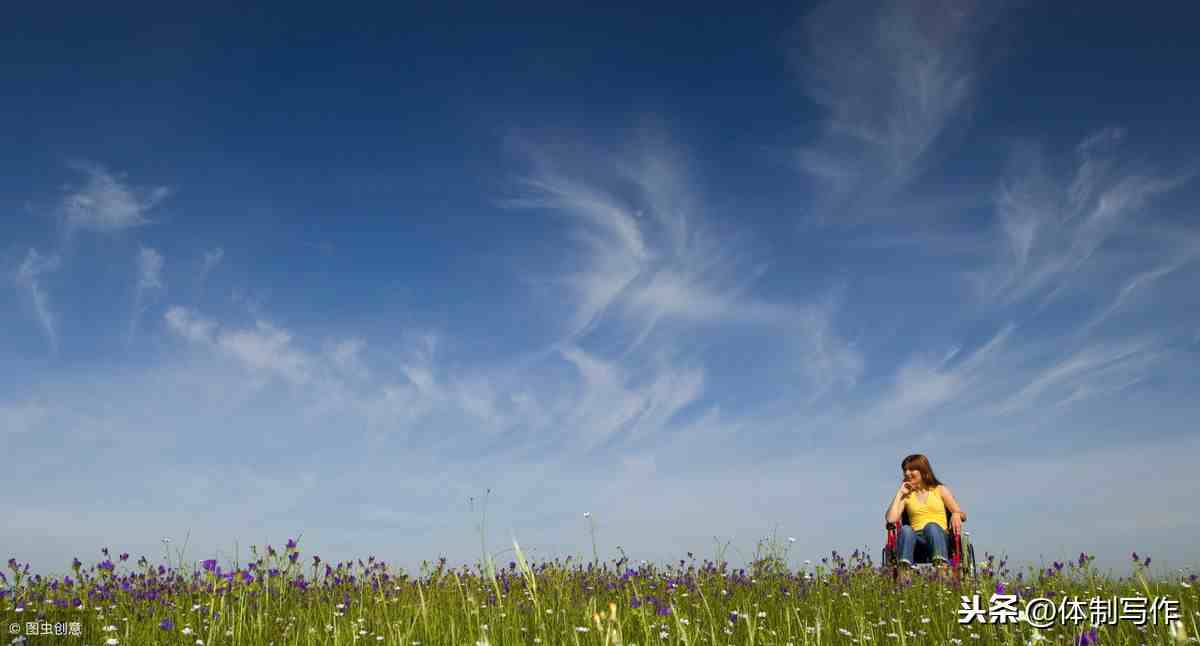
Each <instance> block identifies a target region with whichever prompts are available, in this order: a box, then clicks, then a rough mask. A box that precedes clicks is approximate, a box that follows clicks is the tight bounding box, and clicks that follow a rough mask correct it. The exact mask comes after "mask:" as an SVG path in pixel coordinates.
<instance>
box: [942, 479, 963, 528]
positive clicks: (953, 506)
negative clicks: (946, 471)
mask: <svg viewBox="0 0 1200 646" xmlns="http://www.w3.org/2000/svg"><path fill="white" fill-rule="evenodd" d="M941 489H942V491H941V494H942V501H944V502H945V503H946V509H948V510H950V513H951V514H954V515H955V516H957V517H958V520H959V521H961V522H964V523H965V522H967V512H965V511H963V510H962V507H960V506H958V501H957V500H955V499H954V494H953V493H951V492H950V487H947V486H946V485H941Z"/></svg>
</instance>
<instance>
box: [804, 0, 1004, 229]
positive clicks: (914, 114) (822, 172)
mask: <svg viewBox="0 0 1200 646" xmlns="http://www.w3.org/2000/svg"><path fill="white" fill-rule="evenodd" d="M1002 8H1003V6H1002V3H984V2H946V1H942V0H928V1H924V0H923V1H921V2H915V3H914V2H899V1H890V2H885V3H883V4H875V3H866V2H857V1H855V2H830V3H826V4H825V5H823V6H821V7H820V8H818V9H817V10H815V11H813V12H812V14H810V15H809V16H808V17H807V19H806V20H805V21H804V23H803V26H802V37H803V46H801V47H798V48H797V49H796V50H795V51H794V52H793V61H794V63H795V65H796V67H797V68H798V70H799V71H800V73H801V77H802V80H803V81H804V84H805V89H806V90H807V92H808V93H809V95H810V96H811V97H812V99H813V100H814V101H815V102H817V103H818V104H819V105H821V106H822V107H823V108H825V109H826V110H827V113H828V117H827V119H828V120H827V122H826V128H825V132H824V133H823V134H822V136H821V137H820V139H819V141H818V142H817V143H815V144H814V145H812V146H808V147H804V148H801V149H800V150H798V151H796V163H797V166H798V168H799V169H800V170H801V171H802V172H804V173H805V174H807V175H809V176H811V177H813V178H814V180H816V186H817V187H818V189H819V190H820V191H821V192H822V198H821V200H819V202H818V204H816V206H815V209H816V211H815V213H814V215H815V216H816V218H817V220H818V221H824V220H825V219H826V218H828V217H830V216H832V215H833V214H834V213H837V215H838V217H839V219H848V220H856V219H859V218H861V217H863V216H864V215H867V214H868V213H869V212H870V211H871V210H872V209H874V208H875V207H879V206H881V204H882V200H884V199H886V198H887V197H888V195H890V194H891V193H893V192H895V191H896V190H898V189H900V188H902V187H903V186H904V185H905V184H906V183H908V182H909V181H910V180H911V179H913V178H914V177H915V176H916V175H917V174H918V173H919V172H920V171H921V170H922V167H923V166H924V164H925V163H926V162H927V161H928V160H929V159H930V157H931V155H932V153H933V151H934V149H935V148H936V146H937V144H938V140H939V138H940V137H942V136H943V135H945V133H946V132H947V131H948V130H949V129H950V127H951V126H952V125H953V124H954V123H955V122H956V121H957V120H958V119H959V118H960V117H962V116H963V115H964V114H965V113H966V112H967V109H968V108H969V105H970V100H971V97H972V95H973V92H974V90H975V87H976V86H977V84H978V77H979V75H980V72H981V70H982V66H983V65H982V61H981V58H980V55H979V47H980V45H981V41H982V36H983V34H985V33H986V30H987V28H988V27H990V26H991V25H992V24H993V23H994V22H995V20H996V19H997V17H998V16H999V15H1000V11H1001V10H1002ZM847 209H850V210H851V212H846V210H847Z"/></svg>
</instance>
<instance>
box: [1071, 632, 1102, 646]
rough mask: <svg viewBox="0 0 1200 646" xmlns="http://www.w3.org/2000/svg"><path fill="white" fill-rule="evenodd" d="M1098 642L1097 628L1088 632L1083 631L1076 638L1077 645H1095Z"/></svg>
mask: <svg viewBox="0 0 1200 646" xmlns="http://www.w3.org/2000/svg"><path fill="white" fill-rule="evenodd" d="M1096 643H1098V642H1097V640H1096V629H1095V628H1093V629H1091V630H1089V631H1087V632H1086V633H1082V634H1080V635H1079V637H1078V638H1077V639H1076V640H1075V646H1093V645H1094V644H1096Z"/></svg>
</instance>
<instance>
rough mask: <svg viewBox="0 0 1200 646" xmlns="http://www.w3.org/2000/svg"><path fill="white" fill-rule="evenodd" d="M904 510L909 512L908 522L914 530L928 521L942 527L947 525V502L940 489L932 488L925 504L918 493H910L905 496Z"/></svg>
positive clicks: (944, 527) (947, 529) (922, 526)
mask: <svg viewBox="0 0 1200 646" xmlns="http://www.w3.org/2000/svg"><path fill="white" fill-rule="evenodd" d="M904 510H905V511H907V512H908V524H909V525H912V528H913V529H914V530H917V531H920V530H921V529H922V528H924V527H925V525H927V524H928V523H936V524H937V525H938V526H939V527H941V528H942V529H944V530H946V531H949V529H950V528H948V527H946V503H945V502H943V501H942V494H941V493H939V492H938V490H937V489H936V488H935V489H930V490H929V492H928V494H927V495H926V497H925V504H921V502H920V501H919V500H917V494H916V493H910V494H908V495H907V496H905V498H904Z"/></svg>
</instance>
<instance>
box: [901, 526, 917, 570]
mask: <svg viewBox="0 0 1200 646" xmlns="http://www.w3.org/2000/svg"><path fill="white" fill-rule="evenodd" d="M916 547H917V533H916V532H914V531H913V528H912V526H910V525H901V526H900V535H899V536H897V537H896V551H897V552H899V553H900V562H901V563H903V564H905V565H912V562H913V550H914V549H916Z"/></svg>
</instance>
